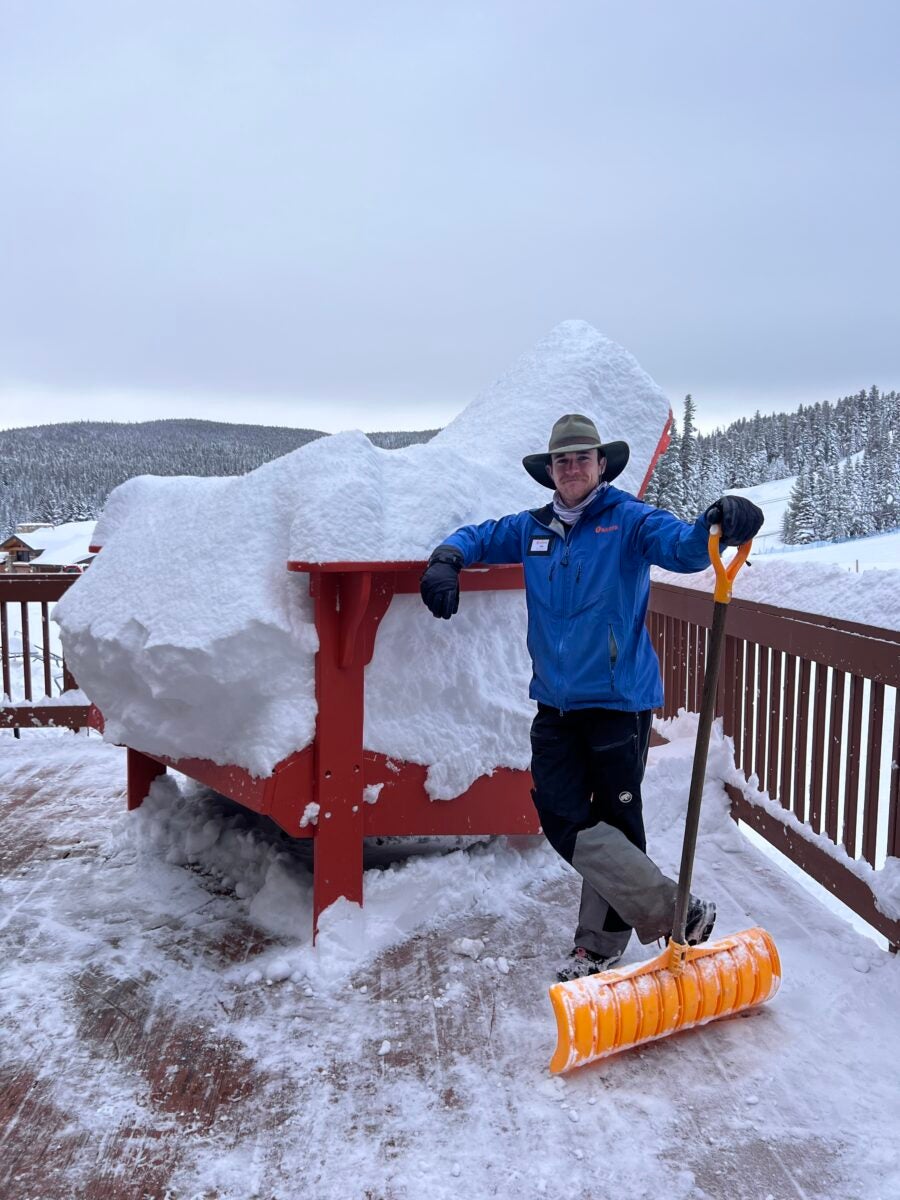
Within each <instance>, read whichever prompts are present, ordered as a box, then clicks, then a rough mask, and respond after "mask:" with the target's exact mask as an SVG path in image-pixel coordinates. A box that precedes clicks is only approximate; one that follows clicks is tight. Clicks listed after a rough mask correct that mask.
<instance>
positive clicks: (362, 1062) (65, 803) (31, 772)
mask: <svg viewBox="0 0 900 1200" xmlns="http://www.w3.org/2000/svg"><path fill="white" fill-rule="evenodd" d="M672 731H673V732H676V733H678V732H679V730H678V722H676V725H674V726H673V727H672ZM682 734H683V736H682V737H680V738H679V739H678V740H674V742H672V743H671V744H670V745H667V746H664V748H659V749H656V750H653V751H652V754H650V766H649V769H648V775H647V798H646V809H647V817H648V828H649V840H650V851H652V852H653V853H654V854H655V856H656V857H658V858H659V860H660V863H661V865H662V866H664V869H667V870H670V871H674V870H676V869H677V858H678V847H679V841H680V835H682V824H683V816H684V805H685V799H684V798H685V797H686V792H688V782H689V768H690V755H691V739H690V726H688V725H683V728H682ZM684 734H688V736H684ZM2 752H4V763H5V766H6V784H7V786H6V787H5V788H4V794H2V798H1V799H0V888H1V892H2V913H4V917H2V924H1V926H0V928H2V956H4V964H5V972H4V976H5V980H4V986H2V990H0V1030H2V1032H1V1033H0V1046H2V1058H1V1066H0V1111H1V1114H2V1122H1V1128H2V1130H4V1132H2V1133H0V1194H2V1195H10V1196H17V1198H20V1200H26V1198H40V1200H55V1198H71V1196H73V1195H77V1196H79V1198H83V1200H100V1198H103V1200H137V1198H143V1196H154V1198H156V1196H158V1198H162V1196H168V1198H169V1200H188V1198H194V1196H203V1198H204V1200H233V1198H234V1200H247V1198H252V1196H258V1198H266V1200H269V1198H277V1200H294V1198H298V1196H304V1198H306V1196H310V1198H316V1200H331V1198H334V1200H407V1198H408V1200H419V1198H421V1196H426V1195H427V1196H430V1198H436V1200H442V1198H452V1200H458V1196H460V1195H461V1194H464V1195H467V1196H468V1198H472V1200H478V1198H481V1196H499V1198H506V1196H509V1198H512V1196H517V1198H530V1196H542V1195H548V1196H559V1195H565V1196H566V1198H572V1200H587V1198H592V1200H598V1198H600V1196H606V1195H613V1194H614V1195H616V1196H617V1198H619V1200H629V1198H638V1196H646V1198H659V1196H662V1195H665V1196H672V1198H703V1196H706V1198H722V1200H724V1198H728V1200H744V1198H746V1200H750V1198H752V1200H763V1198H767V1196H770V1198H773V1200H781V1198H787V1196H799V1198H810V1200H811V1198H815V1196H829V1198H836V1196H841V1198H844V1200H854V1198H860V1200H862V1198H865V1200H888V1198H895V1196H896V1195H898V1194H900V1157H899V1154H898V1138H896V1072H895V1064H896V1062H898V1061H899V1052H900V1022H899V1021H898V1015H900V1009H899V1003H898V996H899V995H900V986H899V985H900V961H898V960H896V959H894V958H892V956H890V955H888V954H886V953H884V952H881V950H878V949H877V947H876V946H875V944H874V943H872V942H870V941H869V940H868V938H865V937H863V936H860V935H858V934H856V932H854V931H853V930H852V929H851V928H850V926H848V925H846V924H845V923H844V922H841V920H840V919H839V918H838V917H835V916H833V914H832V913H829V912H828V911H827V910H826V908H823V907H821V906H820V905H818V904H817V902H816V900H815V899H812V898H811V896H810V895H809V894H808V893H806V892H805V890H804V889H802V888H800V887H799V886H797V884H796V883H794V882H792V881H791V880H790V878H788V877H787V876H785V875H784V874H782V872H780V871H779V870H778V868H775V866H774V865H773V864H772V863H769V862H768V860H767V859H766V858H763V857H762V856H761V854H760V853H758V852H757V851H755V850H754V848H752V847H751V846H750V845H749V844H748V842H745V841H744V840H743V839H742V836H740V834H739V833H738V832H737V828H736V827H734V826H733V824H732V823H731V821H730V820H728V817H727V815H726V809H727V805H726V799H725V796H724V792H722V790H721V785H720V782H719V779H718V776H720V775H721V773H722V769H724V767H725V766H726V756H725V750H724V746H722V744H721V742H719V743H714V748H713V755H712V758H710V774H709V778H708V786H707V791H706V797H704V805H706V808H704V818H703V823H702V830H701V840H700V848H698V859H697V869H696V874H695V890H697V892H698V893H700V894H702V895H708V896H712V898H714V899H715V900H716V902H718V905H719V924H718V931H719V932H721V934H725V932H728V931H734V930H738V929H743V928H746V926H748V925H751V924H755V923H760V924H763V925H764V926H766V928H767V929H768V930H769V931H770V932H772V934H773V936H774V937H775V941H776V944H778V947H779V950H780V954H781V959H782V964H784V974H785V979H784V984H782V988H781V991H780V992H779V995H778V996H776V997H775V1000H774V1001H773V1002H772V1003H770V1004H769V1006H768V1007H766V1008H764V1009H760V1010H755V1012H754V1013H750V1014H744V1015H743V1016H740V1018H734V1019H732V1020H728V1021H722V1022H719V1024H713V1025H710V1026H707V1027H706V1028H702V1030H698V1031H689V1032H684V1033H682V1034H678V1036H674V1037H670V1038H666V1039H664V1040H662V1042H659V1043H655V1044H650V1045H647V1046H644V1048H643V1049H640V1050H636V1051H631V1052H628V1054H625V1055H622V1056H618V1057H617V1058H612V1060H607V1061H606V1062H604V1063H599V1064H596V1066H594V1067H587V1068H583V1069H582V1070H581V1072H577V1073H574V1074H571V1075H568V1076H565V1078H556V1079H554V1078H551V1076H550V1075H548V1073H547V1062H548V1058H550V1054H551V1051H552V1049H553V1045H554V1026H553V1019H552V1014H551V1008H550V1002H548V1000H547V994H546V988H547V984H548V983H550V982H551V980H552V978H553V970H554V966H556V964H557V961H558V959H559V956H560V955H562V954H564V953H565V952H566V949H568V944H569V938H570V935H571V929H572V924H574V920H575V914H576V907H577V892H578V881H577V877H576V876H575V874H574V872H571V871H570V870H569V869H568V868H566V866H565V865H564V864H563V863H562V860H559V859H558V858H557V857H556V856H554V854H553V853H552V851H550V850H548V848H547V846H546V845H545V844H544V842H542V840H541V839H517V840H505V839H498V840H493V841H490V842H478V844H475V845H468V846H466V847H464V848H461V850H454V848H452V844H450V848H448V844H446V842H444V844H438V845H439V847H443V852H442V853H432V854H421V853H416V854H415V856H414V857H408V858H406V857H404V854H406V853H408V851H409V848H410V846H409V844H408V842H403V844H401V842H398V841H395V840H390V841H388V842H385V844H383V845H380V846H372V847H371V848H370V862H371V863H372V864H373V865H372V866H371V868H370V870H368V871H367V875H366V894H367V906H366V910H365V922H366V925H367V931H366V938H365V940H362V941H358V942H356V944H354V942H353V928H352V926H353V923H352V922H348V920H347V919H346V914H344V917H343V918H342V917H341V914H340V913H337V914H336V916H335V920H334V922H332V926H331V928H330V929H326V931H325V934H324V935H323V937H322V938H320V949H319V950H318V952H313V950H312V948H311V946H310V920H308V917H310V913H308V907H307V901H308V893H310V887H311V877H310V869H308V868H310V864H308V854H310V846H308V844H306V842H293V844H292V842H289V841H288V840H287V839H286V838H283V835H281V834H280V833H278V832H277V830H275V829H274V827H271V826H270V824H269V823H268V822H265V821H263V820H259V818H257V817H256V816H254V815H253V814H250V812H246V811H244V810H240V809H238V808H236V806H235V805H232V804H229V803H228V802H226V800H223V799H221V798H218V797H215V796H212V793H209V792H202V791H198V790H196V788H193V785H190V784H187V781H185V780H181V781H180V782H181V788H182V790H179V788H178V787H175V786H174V784H172V782H168V784H166V785H163V786H162V787H160V788H158V790H157V792H156V793H155V796H154V797H152V799H150V800H148V803H146V804H145V805H144V808H143V809H142V810H139V811H138V812H134V814H126V812H125V806H124V778H125V760H124V754H122V752H121V751H120V750H118V749H116V748H114V746H110V745H107V744H103V743H102V742H101V740H100V739H97V738H85V737H76V736H67V734H66V736H60V734H55V736H52V734H47V733H43V732H37V731H35V732H34V733H30V734H28V736H26V737H24V738H23V739H22V740H20V742H13V740H12V739H11V738H8V737H7V738H5V739H4V740H2ZM422 845H424V844H422V842H421V841H420V842H416V844H415V845H414V846H413V848H418V850H421V848H422ZM378 856H380V858H379V857H378ZM390 859H394V865H386V864H388V862H389V860H390ZM331 913H332V916H334V914H335V910H331ZM355 934H356V936H358V937H359V934H360V931H359V929H356V930H355ZM479 941H481V942H484V949H482V950H481V952H480V953H479V946H478V942H479ZM379 947H380V949H379ZM650 949H652V948H642V947H640V946H637V943H635V942H634V941H632V943H631V947H630V949H629V954H628V956H626V958H628V959H629V960H631V961H634V960H636V959H638V958H644V956H648V955H649V953H650ZM473 955H474V956H473Z"/></svg>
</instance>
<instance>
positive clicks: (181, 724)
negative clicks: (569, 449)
mask: <svg viewBox="0 0 900 1200" xmlns="http://www.w3.org/2000/svg"><path fill="white" fill-rule="evenodd" d="M565 412H583V413H585V414H587V415H588V416H590V417H592V418H593V419H594V420H595V421H596V423H597V426H598V428H599V429H600V431H601V435H602V436H603V437H604V438H607V439H614V438H623V439H625V440H626V441H628V442H629V443H630V444H631V447H632V456H631V462H630V464H629V466H628V468H627V469H626V471H625V473H624V474H623V476H622V477H621V478H620V480H618V481H617V484H618V485H619V486H622V487H623V488H626V489H628V490H632V491H637V490H638V489H639V488H640V487H641V486H642V484H643V482H644V479H645V477H646V475H647V473H648V471H649V469H650V466H651V464H652V461H653V457H654V455H655V453H656V451H657V448H658V445H659V442H660V438H661V437H662V435H663V431H664V429H665V426H666V422H667V420H668V416H669V403H668V400H667V399H666V397H665V396H664V395H663V393H662V392H661V391H660V389H659V388H658V387H657V386H656V384H655V383H654V382H653V381H652V380H651V379H650V378H649V376H648V375H647V374H646V373H645V372H644V371H643V370H642V369H641V368H640V367H639V366H638V364H637V362H636V361H635V360H634V358H633V357H632V356H631V355H630V354H628V352H627V351H625V350H623V349H622V348H621V347H620V346H617V345H616V344H615V343H613V342H611V341H609V340H608V339H606V338H604V337H602V336H601V335H600V334H599V333H597V331H596V330H594V329H592V328H591V326H589V325H587V324H585V323H584V322H582V321H567V322H564V323H563V324H562V325H560V326H558V327H557V328H556V329H554V330H553V331H552V332H551V333H550V334H549V335H548V336H547V337H546V338H544V339H543V340H542V341H541V342H539V343H538V345H537V346H536V347H535V348H534V349H533V350H532V351H531V352H530V353H528V354H526V355H524V356H523V357H522V358H521V359H520V360H519V362H518V363H516V364H515V366H514V367H513V368H512V370H511V371H509V372H508V373H507V374H506V375H504V376H503V377H502V378H501V379H499V380H498V381H497V382H496V383H494V384H493V385H492V386H491V387H489V388H488V389H487V390H486V391H485V392H484V393H483V394H482V395H480V396H479V397H477V398H476V399H475V400H474V401H473V402H472V403H471V404H470V405H469V406H468V407H467V408H466V409H465V410H464V411H463V412H462V413H461V414H460V415H459V416H458V417H457V418H456V419H455V420H454V421H452V422H451V423H450V424H449V425H448V426H447V427H446V429H444V430H442V431H441V432H440V433H439V434H438V435H437V436H436V437H435V438H434V439H432V441H431V442H429V443H427V444H425V445H416V446H410V447H408V448H405V449H400V450H381V449H379V448H377V447H376V446H373V445H372V443H371V442H369V440H368V438H366V437H365V435H364V434H362V433H360V432H348V433H340V434H336V435H334V436H330V437H323V438H321V439H319V440H317V441H315V442H311V443H309V444H308V445H306V446H303V447H301V448H300V449H299V450H296V451H294V452H293V453H291V454H288V455H285V456H284V457H283V458H280V459H277V460H275V461H274V462H271V463H267V464H265V465H264V466H262V467H259V468H258V469H257V470H255V471H252V472H250V473H249V474H248V475H245V476H241V477H238V478H227V479H218V478H216V479H197V478H187V477H174V478H165V477H151V476H142V477H140V478H137V479H132V480H129V481H128V482H127V483H125V484H123V485H122V486H121V487H119V488H117V489H116V490H115V491H114V492H113V493H112V495H111V496H110V498H109V501H108V503H107V506H106V509H105V511H104V513H103V515H102V517H101V519H100V521H99V522H98V525H97V530H96V535H95V536H96V540H97V542H98V544H100V545H102V547H103V551H102V553H101V554H99V555H98V556H97V558H96V560H95V562H94V564H93V566H92V567H91V569H90V571H89V572H87V574H86V575H85V576H84V577H83V578H82V579H81V580H80V581H79V584H78V586H77V587H75V588H72V589H71V590H70V591H69V592H68V594H67V595H66V596H65V598H64V599H63V600H61V601H60V603H59V604H58V605H57V608H56V611H55V616H56V618H57V620H58V621H59V623H60V626H61V628H62V633H63V643H64V647H65V651H66V655H67V658H68V661H69V663H70V665H71V668H72V670H73V672H74V674H75V677H76V678H77V680H78V682H79V685H80V686H81V688H82V689H83V690H84V691H85V692H86V693H87V694H88V695H89V696H90V697H91V699H92V700H93V701H94V703H96V704H97V705H98V707H99V708H100V710H101V711H102V712H103V714H104V717H105V720H106V736H107V738H109V739H110V740H113V741H116V742H121V743H124V744H127V745H129V746H132V747H134V748H135V749H138V750H143V751H146V752H147V753H150V754H161V755H167V756H169V757H170V758H181V757H194V758H207V759H211V760H212V761H213V762H216V763H219V764H223V765H224V764H234V765H236V766H240V767H244V768H245V769H247V770H249V771H251V772H252V773H253V774H256V775H261V776H264V775H269V774H271V772H272V771H273V769H274V768H275V766H276V765H277V764H278V763H279V762H280V761H281V760H283V759H284V758H286V757H287V756H288V755H290V754H291V753H293V752H295V751H297V750H300V749H302V748H303V747H305V746H307V745H308V744H309V743H310V742H311V741H312V739H313V736H314V731H315V717H316V705H315V687H314V659H315V653H316V650H317V637H316V632H315V627H314V624H313V618H312V604H311V600H310V598H309V593H308V578H307V576H306V575H303V574H297V573H293V574H292V573H289V572H288V571H287V569H286V564H287V562H288V561H290V560H293V561H307V562H329V561H330V562H340V561H357V562H369V561H382V560H405V561H409V560H417V559H423V558H425V557H427V555H428V553H429V552H430V550H431V549H432V548H433V547H434V546H435V545H436V544H437V543H439V542H440V541H441V540H442V539H443V538H444V537H446V536H447V534H448V533H450V532H451V531H452V530H453V529H455V528H456V527H457V526H459V525H461V524H464V523H466V522H470V521H482V520H486V519H487V518H489V517H497V516H501V515H502V514H504V513H507V512H515V511H519V510H521V509H523V508H531V507H536V506H538V505H541V504H544V503H546V502H547V500H549V498H550V491H549V490H546V489H544V488H541V487H539V486H538V485H536V484H535V483H534V481H533V480H532V479H531V478H530V477H529V476H528V475H527V474H526V472H525V471H524V470H523V468H522V465H521V460H522V457H523V456H524V455H525V454H530V453H534V452H536V451H540V450H542V449H544V448H545V447H546V445H547V439H548V436H549V432H550V428H551V426H552V424H553V422H554V421H555V420H556V419H557V418H558V417H559V416H561V415H562V414H563V413H565ZM529 678H530V665H529V662H528V655H527V652H526V648H525V611H524V600H523V597H522V596H521V595H520V594H517V593H495V594H489V593H480V594H468V595H465V596H464V597H463V603H462V605H461V607H460V612H459V614H458V615H457V617H456V618H454V620H453V621H451V622H440V621H435V620H434V619H433V618H432V617H431V615H430V614H429V613H428V612H427V611H426V610H425V608H424V607H423V606H422V605H421V604H420V603H419V602H418V600H417V599H416V598H415V597H398V598H396V599H395V600H394V602H393V604H392V606H391V609H390V610H389V612H388V614H387V616H386V617H385V619H384V621H383V622H382V626H381V628H380V631H379V635H378V639H377V642H376V648H375V656H374V659H373V661H372V663H371V664H370V666H369V668H368V670H367V677H366V728H365V744H366V748H367V749H369V750H374V751H378V752H381V753H384V754H388V755H390V756H392V757H395V758H398V759H405V760H407V761H410V762H418V763H422V764H425V765H427V766H428V767H429V782H428V786H429V791H430V792H431V794H432V795H433V796H436V797H437V796H440V797H451V796H453V795H458V794H459V793H460V792H462V791H464V790H465V789H466V788H467V787H468V786H469V784H470V783H471V782H472V781H473V780H474V779H475V778H477V777H478V775H480V774H483V773H485V772H487V771H489V770H491V769H493V768H494V767H497V766H510V767H519V768H521V767H524V766H526V765H527V761H528V748H529V747H528V721H529V719H530V716H531V712H532V705H531V703H530V702H529V701H528V699H527V692H528V682H529Z"/></svg>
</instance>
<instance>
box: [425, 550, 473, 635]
mask: <svg viewBox="0 0 900 1200" xmlns="http://www.w3.org/2000/svg"><path fill="white" fill-rule="evenodd" d="M462 565H463V556H462V554H461V553H460V551H459V550H457V548H456V547H455V546H438V548H437V549H436V550H434V551H432V554H431V558H429V560H428V566H427V567H426V568H425V570H424V571H423V572H422V578H421V579H420V580H419V591H420V592H421V593H422V599H423V600H424V601H425V603H426V605H427V606H428V608H429V610H430V611H431V614H432V616H435V617H443V618H444V620H445V621H449V620H450V618H451V617H452V616H453V614H454V613H455V612H456V610H457V609H458V608H459V573H460V571H461V570H462Z"/></svg>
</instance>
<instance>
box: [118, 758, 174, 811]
mask: <svg viewBox="0 0 900 1200" xmlns="http://www.w3.org/2000/svg"><path fill="white" fill-rule="evenodd" d="M165 773H166V768H165V767H164V766H163V765H162V763H158V762H157V761H156V759H154V758H148V757H147V755H146V754H141V753H140V751H139V750H132V749H131V748H130V747H129V750H128V764H127V777H128V811H129V812H132V811H133V810H134V809H136V808H140V806H141V805H142V804H143V803H144V800H146V798H147V793H148V792H149V791H150V788H151V786H152V784H153V781H154V779H158V778H159V776H160V775H165Z"/></svg>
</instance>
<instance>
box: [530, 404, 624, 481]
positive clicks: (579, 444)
mask: <svg viewBox="0 0 900 1200" xmlns="http://www.w3.org/2000/svg"><path fill="white" fill-rule="evenodd" d="M575 450H599V451H600V454H601V457H603V458H605V459H606V470H605V471H604V472H603V479H604V482H606V483H609V481H610V480H612V479H615V478H616V476H617V475H621V474H622V472H623V471H624V470H625V468H626V466H627V465H628V457H629V455H630V454H631V450H630V449H629V446H628V443H627V442H604V441H603V440H602V438H601V437H600V434H599V433H598V432H597V426H596V425H595V424H594V422H593V421H592V420H591V419H590V417H585V416H582V415H581V414H580V413H566V415H565V416H564V417H560V418H559V420H558V421H557V422H556V424H555V425H554V426H553V429H552V430H551V432H550V444H549V446H548V447H547V452H546V453H545V454H526V455H525V457H524V458H523V459H522V466H523V467H524V468H525V470H526V471H527V472H528V474H529V475H530V476H531V478H532V479H536V480H537V482H538V483H542V484H543V485H544V487H548V488H555V487H556V484H555V483H554V482H553V480H552V479H551V478H550V476H549V475H548V473H547V468H548V467H549V466H550V458H551V455H553V454H570V453H572V452H573V451H575Z"/></svg>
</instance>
